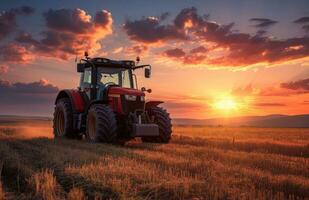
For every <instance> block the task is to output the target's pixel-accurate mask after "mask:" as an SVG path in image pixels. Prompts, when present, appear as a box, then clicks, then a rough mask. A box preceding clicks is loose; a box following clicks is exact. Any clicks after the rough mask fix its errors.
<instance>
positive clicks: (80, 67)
mask: <svg viewBox="0 0 309 200" xmlns="http://www.w3.org/2000/svg"><path fill="white" fill-rule="evenodd" d="M84 70H85V65H84V63H77V72H84Z"/></svg>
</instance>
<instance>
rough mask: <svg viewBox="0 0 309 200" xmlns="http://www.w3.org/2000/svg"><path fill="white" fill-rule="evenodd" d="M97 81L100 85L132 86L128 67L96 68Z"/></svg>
mask: <svg viewBox="0 0 309 200" xmlns="http://www.w3.org/2000/svg"><path fill="white" fill-rule="evenodd" d="M97 83H98V84H99V85H101V86H104V87H105V86H107V85H119V86H121V87H125V88H133V84H132V83H133V81H132V75H131V71H130V69H125V68H103V67H102V68H98V75H97Z"/></svg>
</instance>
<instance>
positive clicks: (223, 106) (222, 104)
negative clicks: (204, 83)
mask: <svg viewBox="0 0 309 200" xmlns="http://www.w3.org/2000/svg"><path fill="white" fill-rule="evenodd" d="M213 107H214V108H215V109H217V110H222V111H231V110H236V109H237V108H238V103H237V102H236V100H235V99H233V98H232V97H225V98H221V99H218V100H216V102H215V103H214V104H213Z"/></svg>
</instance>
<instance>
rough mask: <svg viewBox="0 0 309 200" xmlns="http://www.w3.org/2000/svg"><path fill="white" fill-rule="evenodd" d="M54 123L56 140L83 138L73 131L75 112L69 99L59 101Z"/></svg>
mask: <svg viewBox="0 0 309 200" xmlns="http://www.w3.org/2000/svg"><path fill="white" fill-rule="evenodd" d="M53 122H54V123H53V129H54V137H55V138H71V139H80V138H81V137H80V135H79V134H78V133H75V132H74V130H73V111H72V105H71V101H70V99H69V98H63V99H59V100H58V101H57V104H56V107H55V111H54V121H53Z"/></svg>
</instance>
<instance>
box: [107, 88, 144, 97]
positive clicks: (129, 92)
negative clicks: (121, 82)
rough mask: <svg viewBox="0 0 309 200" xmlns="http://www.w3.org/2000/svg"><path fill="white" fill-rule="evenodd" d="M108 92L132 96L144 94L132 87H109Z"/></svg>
mask: <svg viewBox="0 0 309 200" xmlns="http://www.w3.org/2000/svg"><path fill="white" fill-rule="evenodd" d="M109 94H119V95H125V94H127V95H134V96H145V94H144V92H142V91H140V90H137V89H132V88H123V87H110V88H109Z"/></svg>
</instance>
